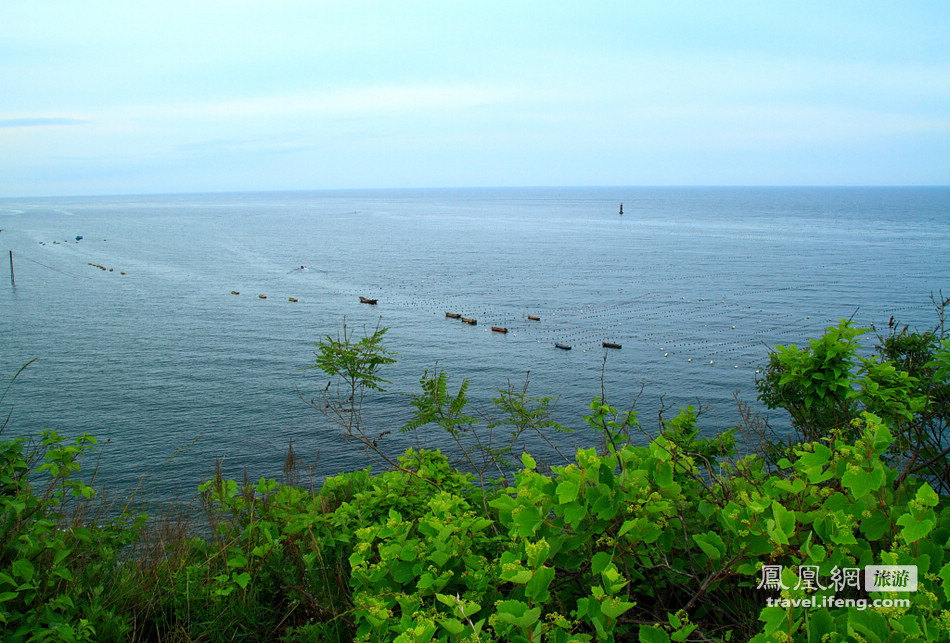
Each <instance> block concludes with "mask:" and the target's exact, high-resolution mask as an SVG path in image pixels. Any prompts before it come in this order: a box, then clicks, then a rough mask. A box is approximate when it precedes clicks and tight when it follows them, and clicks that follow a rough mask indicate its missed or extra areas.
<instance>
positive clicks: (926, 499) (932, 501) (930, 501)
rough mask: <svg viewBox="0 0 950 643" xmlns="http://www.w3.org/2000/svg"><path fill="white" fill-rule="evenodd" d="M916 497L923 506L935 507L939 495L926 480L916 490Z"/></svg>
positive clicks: (938, 500)
mask: <svg viewBox="0 0 950 643" xmlns="http://www.w3.org/2000/svg"><path fill="white" fill-rule="evenodd" d="M916 499H917V502H919V503H920V504H922V505H923V506H924V507H936V506H937V503H938V502H940V496H938V495H937V493H936V492H935V491H934V490H933V489H932V488H931V487H930V485H929V484H927V483H926V482H925V483H924V484H923V485H921V487H920V489H918V490H917V496H916Z"/></svg>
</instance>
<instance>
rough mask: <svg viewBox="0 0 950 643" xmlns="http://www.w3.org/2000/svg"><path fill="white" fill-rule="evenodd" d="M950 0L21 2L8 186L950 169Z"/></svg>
mask: <svg viewBox="0 0 950 643" xmlns="http://www.w3.org/2000/svg"><path fill="white" fill-rule="evenodd" d="M948 42H950V3H948V2H947V0H937V1H932V2H930V1H915V0H907V1H906V2H893V1H892V0H888V1H886V2H885V1H878V0H861V1H851V0H835V1H832V2H828V1H827V0H824V1H822V2H813V1H810V0H790V1H787V2H778V1H770V0H755V1H743V0H735V1H728V2H726V1H712V0H710V1H700V0H688V1H687V0H626V1H621V2H614V1H606V0H605V1H598V0H587V1H584V2H580V1H574V0H570V1H561V2H558V1H557V0H553V1H552V0H547V1H546V2H535V1H533V0H506V1H505V2H496V1H494V0H480V1H479V2H472V1H467V2H463V1H456V0H435V1H421V0H389V1H385V2H383V1H378V2H377V1H370V0H332V1H324V0H311V1H304V0H227V1H222V0H163V1H161V2H144V1H139V0H131V1H130V0H123V1H121V2H119V1H104V0H82V1H81V2H80V1H78V0H34V1H30V0H3V2H2V3H0V197H5V196H10V197H19V196H72V195H99V194H155V193H181V192H223V191H245V190H247V191H258V190H308V189H315V190H318V189H351V188H402V187H475V186H601V185H604V186H606V185H674V186H675V185H946V184H948V183H950V45H948Z"/></svg>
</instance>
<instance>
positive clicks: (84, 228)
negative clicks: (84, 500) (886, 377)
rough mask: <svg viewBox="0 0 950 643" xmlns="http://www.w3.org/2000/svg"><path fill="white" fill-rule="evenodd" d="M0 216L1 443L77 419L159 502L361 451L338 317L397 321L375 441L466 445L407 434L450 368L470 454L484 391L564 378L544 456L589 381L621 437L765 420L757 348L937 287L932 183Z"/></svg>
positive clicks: (98, 465)
mask: <svg viewBox="0 0 950 643" xmlns="http://www.w3.org/2000/svg"><path fill="white" fill-rule="evenodd" d="M621 204H622V205H623V214H620V205H621ZM0 230H2V231H0V250H3V251H4V252H3V255H4V256H2V257H0V392H2V395H3V397H2V399H0V422H2V426H3V431H2V434H0V437H3V438H13V437H18V436H28V435H36V434H38V433H39V432H41V431H44V430H56V431H58V432H59V433H60V434H62V435H64V436H68V438H69V439H73V438H74V437H75V436H77V435H79V434H82V433H84V432H88V433H91V434H93V435H95V436H96V437H97V438H98V440H99V446H98V447H97V449H96V450H95V451H94V452H93V454H92V455H90V456H87V457H86V460H85V461H84V463H83V464H84V467H85V468H86V470H87V471H90V470H94V471H95V472H96V483H97V485H98V486H101V487H104V488H106V489H108V490H109V492H110V493H111V494H113V495H118V496H121V495H122V494H126V493H132V492H133V491H134V492H135V493H136V494H138V497H140V498H144V499H146V500H147V501H148V502H155V503H166V504H171V505H173V504H175V503H185V502H190V501H191V500H192V499H194V498H195V497H196V495H197V492H196V490H197V487H198V485H199V484H200V483H201V482H202V481H204V480H206V479H208V478H210V477H211V476H212V475H213V474H214V471H215V467H216V466H218V467H220V469H221V470H222V471H223V473H224V474H225V475H227V476H229V477H234V478H238V479H240V478H243V477H244V476H247V477H248V478H249V479H250V480H252V481H256V480H258V479H259V478H274V479H278V480H280V479H282V476H283V475H284V472H283V468H284V464H285V456H286V454H287V452H288V446H290V445H292V447H293V450H294V452H295V454H296V457H297V460H298V463H300V465H301V468H302V469H305V470H306V471H307V474H308V476H309V477H310V481H311V482H313V483H314V484H316V485H319V483H320V482H321V481H322V480H323V479H324V478H325V477H326V476H332V475H335V474H338V473H340V472H344V471H351V470H354V469H359V468H363V467H366V466H370V465H371V464H372V463H373V462H374V458H373V457H372V454H371V453H367V452H366V450H365V449H363V448H360V446H359V445H358V444H353V443H352V442H351V441H347V440H345V439H344V436H343V431H342V429H341V428H340V426H338V425H337V424H335V423H334V422H332V421H331V420H330V419H328V418H327V417H326V416H325V415H324V414H323V413H322V412H321V409H324V410H325V403H324V402H323V397H322V396H323V394H324V392H328V393H330V394H331V395H332V394H334V393H335V392H336V390H337V389H336V387H335V386H334V385H332V384H331V381H332V378H330V377H329V376H328V375H326V374H325V373H323V372H322V371H320V370H319V369H315V368H312V367H313V366H314V364H315V357H316V351H317V348H316V346H315V345H314V344H315V343H316V342H319V341H321V340H324V339H325V338H327V337H331V338H337V337H339V336H341V334H343V333H346V334H348V335H351V336H352V337H353V338H354V339H359V338H361V337H363V336H368V335H371V334H372V333H373V332H374V331H375V330H376V329H377V328H386V329H387V331H386V333H385V335H384V346H385V347H386V348H387V349H388V350H389V351H391V352H392V353H394V356H393V357H394V359H395V360H396V362H395V363H394V364H391V365H387V366H384V367H382V369H381V370H380V372H379V375H380V376H381V377H383V378H384V379H385V380H387V382H386V383H384V384H383V388H384V389H385V390H384V391H377V392H374V391H370V392H368V393H367V395H366V397H365V399H364V400H363V402H362V404H361V406H360V408H359V410H360V413H361V417H362V426H363V427H364V429H365V431H366V433H367V435H368V436H370V437H372V438H373V439H377V440H378V442H377V446H378V447H379V448H380V449H381V450H383V452H384V453H387V454H389V455H390V456H395V455H398V454H399V453H401V452H402V451H403V450H405V449H406V448H407V447H425V448H440V449H442V450H443V451H444V452H445V453H446V454H448V455H450V457H453V458H454V457H457V456H458V455H459V454H458V448H457V446H456V445H454V443H453V441H452V440H451V438H450V437H449V436H448V435H446V434H445V433H444V432H443V431H442V430H441V429H438V428H437V427H431V426H430V427H421V428H419V429H417V430H415V431H409V432H404V431H401V430H400V429H402V428H403V427H404V426H405V425H406V423H407V422H409V420H410V419H412V417H413V412H414V407H413V406H412V404H411V401H412V396H413V395H415V394H417V393H419V392H420V391H421V388H420V379H421V378H422V377H423V376H424V375H425V374H427V373H428V374H429V375H432V374H434V373H445V375H446V376H447V378H448V386H447V388H448V392H449V393H450V394H452V395H455V394H457V393H458V392H459V390H460V387H462V386H463V383H467V389H466V393H467V396H468V400H469V402H468V406H467V407H466V413H468V414H469V415H471V416H473V417H476V418H478V419H479V420H480V422H481V423H480V425H479V426H478V427H477V428H476V429H474V431H475V432H476V433H475V434H474V435H475V437H474V438H471V437H470V439H476V440H478V441H479V443H480V444H482V445H483V446H484V445H486V444H488V442H489V441H492V444H493V445H494V446H496V447H497V446H500V445H503V444H505V440H506V439H510V436H509V433H510V431H511V427H505V426H496V427H490V424H491V423H492V420H493V419H497V418H498V416H499V412H498V411H497V409H496V408H495V407H494V405H493V403H492V399H493V398H496V397H498V396H499V394H500V391H504V390H512V391H514V392H516V393H521V392H523V391H524V389H525V386H526V385H527V387H528V388H527V395H528V396H529V397H539V398H540V397H550V398H553V399H552V401H551V413H552V418H553V419H555V420H556V421H557V422H559V423H560V424H562V425H563V426H564V427H565V428H568V429H571V432H554V433H550V434H546V435H545V436H544V437H539V436H536V435H533V434H524V435H522V436H520V437H519V438H518V439H517V440H516V441H515V442H514V444H513V448H512V453H513V454H514V455H515V457H517V456H518V455H520V452H521V451H523V450H527V451H530V452H532V453H534V454H536V455H537V456H538V458H539V459H541V460H542V461H544V462H547V463H549V464H551V465H557V464H560V463H562V461H561V460H560V459H559V458H560V457H561V454H563V455H566V456H567V457H570V455H571V454H572V453H573V451H574V450H575V449H577V448H586V447H591V446H596V445H597V444H599V440H600V438H599V436H598V435H597V434H595V433H594V432H593V431H592V430H591V429H590V427H589V426H588V425H587V423H586V422H585V421H584V417H585V416H586V415H588V414H589V413H590V403H591V401H592V399H593V398H594V397H595V396H601V397H603V398H605V399H606V401H607V402H608V403H609V404H611V405H612V406H614V407H615V408H617V409H619V410H621V411H627V410H630V409H634V410H635V411H636V413H637V417H638V421H639V428H638V429H635V430H634V431H633V433H632V439H633V440H634V441H635V442H646V441H647V440H648V439H649V438H650V436H652V435H654V434H655V433H656V432H657V430H658V428H659V426H660V418H661V417H663V418H667V419H668V418H670V417H672V416H673V415H675V414H676V413H677V410H678V409H679V408H683V407H686V406H688V405H692V406H693V407H695V408H697V409H701V414H700V417H699V420H698V426H699V427H700V430H701V433H702V434H703V435H705V436H714V435H717V434H718V433H720V432H722V431H725V430H728V429H729V428H731V427H735V426H737V425H738V424H740V419H741V418H740V415H741V414H740V412H739V409H738V404H737V400H739V401H742V402H744V403H745V404H747V405H748V408H749V409H750V410H751V411H753V412H755V413H758V414H759V415H760V417H761V418H762V419H764V420H766V421H768V423H769V424H770V425H771V426H772V428H773V430H775V431H776V432H777V433H779V434H781V433H782V432H783V431H787V430H788V418H787V417H786V416H785V414H784V413H783V412H781V411H770V410H768V409H765V408H764V406H763V405H762V404H761V403H759V402H758V400H757V399H756V395H757V393H756V386H755V384H756V379H757V377H759V376H760V375H761V370H762V369H763V367H764V365H765V364H766V363H767V361H768V356H769V351H770V350H771V349H772V348H773V347H774V346H776V345H787V344H797V345H805V344H807V343H808V341H809V340H811V339H813V338H816V337H818V336H819V335H820V334H821V333H822V332H823V330H824V329H825V328H826V327H828V326H831V325H834V324H836V323H837V322H838V321H839V320H840V319H843V318H848V319H853V321H854V323H855V324H857V325H859V326H861V327H864V328H870V327H871V325H875V326H876V327H877V328H879V329H886V327H887V325H888V323H894V324H899V325H900V326H901V327H903V326H904V325H906V326H908V327H909V328H911V329H915V330H925V329H930V328H932V327H933V326H934V325H935V324H936V323H937V321H938V320H937V316H936V314H935V308H934V304H933V301H932V299H939V298H940V297H941V296H942V297H947V296H950V188H948V187H894V188H890V187H869V188H863V187H840V188H837V187H815V188H809V187H801V188H785V187H775V188H768V187H763V188H760V187H748V188H740V187H736V188H734V187H721V188H712V187H710V188H707V187H696V188H685V187H657V188H650V187H602V188H593V187H591V188H586V187H585V188H497V189H490V188H477V189H474V188H473V189H417V190H416V189H413V190H409V189H405V190H348V191H315V192H271V193H235V194H181V195H150V196H107V197H75V198H65V197H57V198H5V199H0ZM7 254H9V256H10V273H11V274H10V279H9V280H8V279H6V275H5V273H6V272H7V271H6V268H7V266H6V265H5V264H6V263H7V256H6V255H7ZM941 293H942V294H941ZM261 295H263V296H264V297H266V298H264V297H261ZM360 297H366V298H371V299H375V300H377V303H376V304H366V303H361V301H360ZM293 300H295V301H293ZM447 312H451V313H457V314H460V315H462V316H464V317H468V318H473V319H476V320H477V325H469V324H465V323H462V322H461V321H460V320H458V319H452V318H448V317H447V316H446V313H447ZM529 315H530V316H532V317H537V318H539V319H537V320H533V319H529ZM493 326H495V327H500V328H506V329H507V331H508V332H507V333H500V332H496V331H493V330H492V327H493ZM604 342H610V343H614V344H619V345H620V346H621V348H619V349H617V348H604V347H603V343H604ZM862 343H863V344H864V346H865V350H866V351H869V352H870V351H873V348H874V343H875V337H874V334H873V333H868V334H867V335H866V336H865V337H864V338H863V340H862ZM556 344H563V345H565V346H570V347H571V349H570V350H564V349H559V348H557V347H556ZM31 360H33V361H31ZM25 364H28V366H26V367H25V368H22V367H23V366H24V365H25ZM21 368H22V370H21ZM18 372H19V374H18ZM328 386H329V387H330V388H329V389H328V388H327V387H328ZM3 391H5V392H3ZM304 465H305V466H304ZM381 466H382V465H381V464H380V463H379V462H376V464H375V465H374V468H375V470H377V471H378V470H380V467H381Z"/></svg>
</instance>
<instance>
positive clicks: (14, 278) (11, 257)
mask: <svg viewBox="0 0 950 643" xmlns="http://www.w3.org/2000/svg"><path fill="white" fill-rule="evenodd" d="M10 284H11V285H13V286H16V277H14V276H13V251H12V250H11V251H10Z"/></svg>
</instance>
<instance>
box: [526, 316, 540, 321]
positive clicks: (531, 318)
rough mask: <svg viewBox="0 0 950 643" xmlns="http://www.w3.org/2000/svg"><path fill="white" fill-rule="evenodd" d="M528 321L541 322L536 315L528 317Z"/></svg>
mask: <svg viewBox="0 0 950 643" xmlns="http://www.w3.org/2000/svg"><path fill="white" fill-rule="evenodd" d="M528 319H530V320H531V321H541V318H540V317H538V316H536V315H528Z"/></svg>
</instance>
